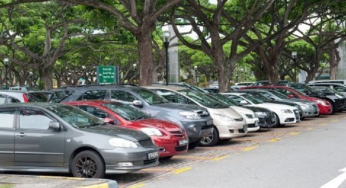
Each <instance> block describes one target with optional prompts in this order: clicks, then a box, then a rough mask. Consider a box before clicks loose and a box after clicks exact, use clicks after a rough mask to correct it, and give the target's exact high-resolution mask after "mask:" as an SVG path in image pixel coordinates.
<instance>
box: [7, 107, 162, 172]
mask: <svg viewBox="0 0 346 188" xmlns="http://www.w3.org/2000/svg"><path fill="white" fill-rule="evenodd" d="M0 119H1V123H0V127H1V128H0V152H1V157H0V170H1V171H23V172H29V171H32V172H37V171H42V172H59V173H69V172H71V173H72V175H73V176H75V177H84V178H102V177H104V175H105V173H106V174H118V173H130V172H134V171H137V170H140V169H143V168H148V167H153V166H156V165H158V156H159V152H158V147H157V146H156V145H155V144H154V143H153V142H152V140H151V138H150V137H149V136H148V135H147V134H145V133H143V132H141V131H135V130H130V129H125V128H121V127H115V126H113V125H109V124H105V123H104V122H103V121H102V120H100V119H98V118H97V117H95V116H93V115H90V114H89V113H86V112H84V111H83V110H80V109H78V108H75V107H73V106H68V105H63V104H52V103H16V104H8V105H1V106H0Z"/></svg>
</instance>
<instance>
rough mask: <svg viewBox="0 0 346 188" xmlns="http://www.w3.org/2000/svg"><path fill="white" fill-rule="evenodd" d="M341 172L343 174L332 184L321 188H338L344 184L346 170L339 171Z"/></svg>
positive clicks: (332, 181) (329, 183)
mask: <svg viewBox="0 0 346 188" xmlns="http://www.w3.org/2000/svg"><path fill="white" fill-rule="evenodd" d="M339 172H343V173H342V174H340V175H339V176H338V177H336V178H334V179H333V180H331V181H330V182H328V183H326V184H324V185H323V186H322V187H321V188H338V187H339V186H340V185H341V184H342V182H344V181H345V180H346V168H344V169H341V170H339Z"/></svg>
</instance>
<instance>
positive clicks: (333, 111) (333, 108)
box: [329, 102, 336, 114]
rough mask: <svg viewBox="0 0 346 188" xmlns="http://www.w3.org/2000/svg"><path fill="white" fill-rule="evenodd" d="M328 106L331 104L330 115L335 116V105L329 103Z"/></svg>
mask: <svg viewBox="0 0 346 188" xmlns="http://www.w3.org/2000/svg"><path fill="white" fill-rule="evenodd" d="M329 103H330V104H331V106H332V113H331V114H335V111H336V110H335V105H334V104H333V103H331V102H329Z"/></svg>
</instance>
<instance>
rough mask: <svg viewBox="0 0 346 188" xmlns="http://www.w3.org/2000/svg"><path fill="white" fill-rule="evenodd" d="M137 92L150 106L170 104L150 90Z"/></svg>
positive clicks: (141, 89)
mask: <svg viewBox="0 0 346 188" xmlns="http://www.w3.org/2000/svg"><path fill="white" fill-rule="evenodd" d="M135 92H136V93H138V95H140V96H141V97H142V98H143V100H145V101H146V102H147V103H149V104H150V105H153V104H163V103H169V101H168V100H167V99H165V98H163V97H161V96H160V95H159V94H157V93H155V92H153V91H151V90H148V89H144V88H138V89H136V90H135Z"/></svg>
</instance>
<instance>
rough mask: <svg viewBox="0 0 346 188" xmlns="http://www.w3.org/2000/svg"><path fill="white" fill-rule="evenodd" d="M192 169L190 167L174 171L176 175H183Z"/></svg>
mask: <svg viewBox="0 0 346 188" xmlns="http://www.w3.org/2000/svg"><path fill="white" fill-rule="evenodd" d="M191 169H192V167H191V166H188V167H184V168H179V169H177V170H174V172H173V173H174V174H180V173H183V172H186V171H188V170H191Z"/></svg>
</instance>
